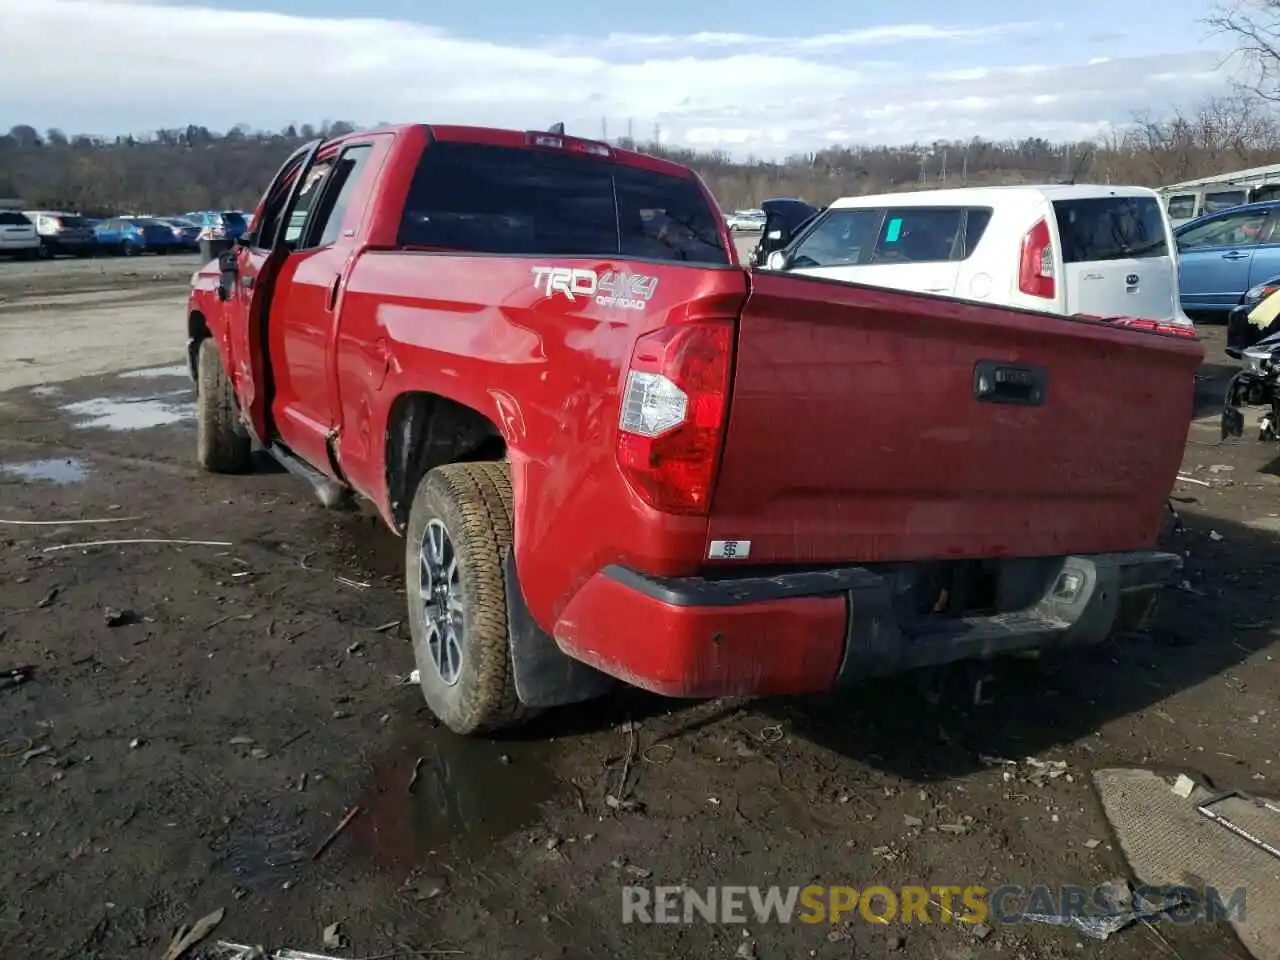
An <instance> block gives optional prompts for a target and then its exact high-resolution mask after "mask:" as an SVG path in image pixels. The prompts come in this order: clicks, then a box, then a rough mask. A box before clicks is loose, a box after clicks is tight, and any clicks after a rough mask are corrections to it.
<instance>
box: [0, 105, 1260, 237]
mask: <svg viewBox="0 0 1280 960" xmlns="http://www.w3.org/2000/svg"><path fill="white" fill-rule="evenodd" d="M353 129H355V127H354V125H353V124H351V123H345V122H337V123H323V124H318V125H314V126H313V125H302V126H296V127H295V126H289V127H286V128H284V129H283V130H279V131H254V130H250V129H249V128H248V127H247V126H243V125H242V126H238V127H235V128H233V129H231V130H228V131H226V132H216V131H212V130H210V129H208V128H207V127H204V126H200V125H196V124H192V125H190V126H187V127H185V128H182V129H166V130H157V131H155V132H154V133H153V134H150V135H147V136H122V137H115V138H102V137H93V136H87V135H71V136H68V135H67V134H65V133H63V132H62V131H60V130H47V131H45V132H43V133H41V132H40V131H38V130H36V129H35V128H34V127H32V126H29V125H18V126H15V127H13V128H12V129H10V130H9V132H8V133H7V134H5V135H0V198H12V199H18V200H21V201H23V202H24V203H25V204H26V205H28V207H29V208H33V209H35V208H39V209H61V210H75V211H80V212H82V213H85V214H87V215H90V216H111V215H115V214H122V213H140V212H141V213H154V214H161V213H175V212H182V211H186V210H201V209H251V208H252V207H253V205H254V204H255V203H256V202H257V200H258V199H259V197H260V195H261V193H262V190H263V189H264V187H265V186H266V184H267V183H268V182H269V180H270V178H271V176H272V175H273V174H274V173H275V171H276V170H277V169H278V167H279V166H280V164H281V163H283V162H284V160H285V158H286V157H287V156H288V155H289V153H290V152H291V151H293V150H294V149H295V148H297V147H298V146H300V145H301V144H303V143H305V142H307V141H308V140H311V139H314V138H315V137H318V136H319V137H331V136H338V135H340V134H343V133H348V132H350V131H351V130H353ZM619 144H620V145H621V146H628V147H633V148H635V149H640V150H644V151H647V152H650V153H656V154H660V155H662V156H666V157H669V158H671V159H674V160H677V161H679V162H682V163H686V164H688V165H689V166H691V167H693V168H694V169H696V170H697V171H698V172H699V173H700V174H702V176H703V177H704V178H705V179H706V181H707V183H708V185H709V186H710V187H711V189H712V191H713V192H714V193H715V195H716V197H717V199H718V200H719V201H720V202H721V204H722V205H724V206H725V208H727V209H732V208H734V207H745V206H754V205H756V204H758V203H759V202H760V201H761V200H762V199H764V198H766V197H770V196H799V197H804V198H806V199H808V200H809V201H810V202H818V203H827V202H829V201H831V200H832V199H834V198H836V197H838V196H843V195H848V194H865V193H875V192H881V191H893V190H909V189H916V188H919V187H921V186H941V185H946V186H960V185H971V186H980V185H996V184H1015V183H1045V182H1050V183H1053V182H1071V181H1076V182H1086V181H1092V182H1104V183H1126V184H1140V185H1146V186H1159V185H1161V184H1167V183H1175V182H1178V181H1181V180H1186V179H1190V178H1192V177H1198V176H1205V175H1209V174H1215V173H1225V172H1228V171H1231V170H1235V169H1240V168H1243V167H1249V166H1256V165H1260V164H1266V163H1277V162H1280V119H1278V118H1277V114H1276V111H1275V109H1274V104H1273V102H1272V101H1271V100H1269V99H1268V98H1265V97H1260V96H1258V95H1256V94H1255V93H1253V92H1252V91H1245V90H1242V91H1240V92H1238V93H1235V94H1232V95H1230V96H1225V97H1218V98H1214V99H1212V100H1208V101H1206V102H1204V103H1202V104H1201V105H1200V106H1198V107H1197V108H1196V109H1194V110H1192V111H1188V112H1185V113H1176V114H1174V115H1172V116H1169V117H1162V118H1156V117H1153V116H1150V115H1140V116H1137V117H1135V118H1134V120H1133V122H1132V123H1131V124H1129V125H1127V126H1125V127H1124V128H1119V129H1115V130H1113V131H1111V132H1110V133H1109V134H1108V135H1107V136H1104V137H1101V138H1099V139H1098V140H1095V141H1082V142H1078V143H1053V142H1050V141H1048V140H1045V139H1043V138H1039V137H1028V138H1025V139H1023V140H1019V141H1004V142H994V141H991V140H985V139H982V138H980V137H974V138H972V139H970V140H967V141H937V142H933V143H927V144H911V145H908V146H851V147H832V148H829V149H825V150H821V151H819V152H816V153H806V154H800V155H796V156H793V157H790V158H788V159H786V160H783V161H777V162H775V161H765V160H759V159H754V158H748V159H746V160H735V159H733V158H732V157H730V156H729V155H728V154H726V153H717V152H704V151H694V150H687V149H681V148H671V147H667V146H662V145H657V144H645V143H632V142H629V141H626V140H622V141H619Z"/></svg>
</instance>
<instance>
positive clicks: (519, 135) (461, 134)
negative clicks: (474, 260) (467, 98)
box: [325, 123, 696, 180]
mask: <svg viewBox="0 0 1280 960" xmlns="http://www.w3.org/2000/svg"><path fill="white" fill-rule="evenodd" d="M419 130H421V131H425V132H426V133H427V134H428V136H430V137H431V138H433V139H435V140H439V141H444V142H452V143H476V144H482V145H487V146H494V147H515V148H518V149H521V150H546V149H551V148H548V147H539V146H536V145H533V144H530V143H529V136H530V134H541V135H544V136H547V137H558V138H559V139H561V140H564V141H566V142H572V143H575V144H582V145H586V144H595V145H598V146H602V147H608V148H609V156H608V157H598V159H601V160H612V161H613V162H615V163H622V164H626V165H627V166H631V167H638V168H641V169H644V170H652V171H653V172H655V173H665V174H666V175H667V176H673V177H681V178H683V179H686V180H689V179H693V178H694V177H695V176H696V174H695V173H694V172H693V170H691V169H690V168H689V167H686V166H685V165H684V164H681V163H676V162H675V161H673V160H664V159H663V158H661V157H655V156H653V155H652V154H648V153H640V152H638V151H635V150H624V149H622V148H621V147H615V146H614V145H613V144H611V143H604V142H603V141H600V140H592V139H590V138H589V137H575V136H573V135H572V134H570V133H550V132H547V131H545V130H509V129H504V128H500V127H476V126H466V125H461V124H435V123H400V124H388V125H387V126H385V127H377V128H374V129H370V130H358V131H354V132H352V133H347V134H343V135H342V136H340V137H334V138H333V139H332V140H327V141H325V145H326V146H329V145H333V144H341V143H345V142H347V141H349V140H357V139H360V138H362V137H367V136H369V135H370V134H374V133H392V134H395V135H397V136H400V135H403V134H406V133H410V132H413V131H419ZM578 155H580V156H591V154H578Z"/></svg>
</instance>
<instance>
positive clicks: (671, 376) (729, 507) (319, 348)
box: [188, 125, 1203, 733]
mask: <svg viewBox="0 0 1280 960" xmlns="http://www.w3.org/2000/svg"><path fill="white" fill-rule="evenodd" d="M192 286H193V289H192V291H191V297H190V305H189V310H188V328H189V331H188V332H189V337H190V341H189V356H190V362H191V368H192V375H193V376H194V377H195V379H196V383H197V398H198V404H197V406H198V415H199V425H198V457H199V462H200V463H201V464H202V465H203V466H204V467H205V468H206V469H208V470H212V471H218V472H239V471H244V470H247V469H248V468H249V465H250V450H251V445H252V444H256V445H258V446H259V447H261V448H263V449H265V450H267V451H269V452H270V453H271V454H272V455H274V456H275V457H276V458H277V459H279V460H280V461H281V462H282V463H283V464H284V465H285V466H286V467H287V468H288V469H290V470H291V471H293V472H295V473H297V474H299V475H300V476H302V477H304V478H306V479H307V480H308V481H310V483H311V484H312V485H313V486H314V487H315V489H316V491H317V492H318V493H319V494H320V495H321V498H322V499H323V500H324V501H325V503H326V504H328V505H331V506H337V505H340V504H342V503H343V502H346V501H351V500H353V498H352V496H351V495H352V494H355V495H357V496H358V497H360V498H363V499H364V500H367V501H368V502H369V503H370V504H372V506H373V507H374V508H375V509H376V510H377V511H378V512H379V513H380V514H381V516H382V517H383V518H384V519H385V521H386V523H387V525H388V526H389V527H391V529H392V530H393V531H395V532H396V533H397V534H400V535H402V536H403V537H404V539H405V573H406V587H407V596H408V605H409V609H408V614H407V618H408V623H409V625H410V632H411V634H412V640H413V648H414V654H415V658H416V661H417V665H418V670H419V675H420V678H421V685H422V689H423V692H424V694H425V696H426V700H427V703H428V704H429V706H430V707H431V709H432V710H433V711H434V712H435V713H436V714H437V715H438V716H439V717H440V718H441V720H442V721H443V722H444V723H445V724H447V725H448V726H449V727H451V728H452V729H454V730H456V731H458V732H461V733H478V732H483V731H493V730H496V729H499V728H501V727H504V726H507V725H510V724H512V723H514V722H516V721H518V720H520V719H521V718H522V717H524V716H527V715H529V714H530V713H531V712H534V711H536V710H538V709H540V708H544V707H548V706H553V705H557V704H565V703H572V702H577V701H582V700H585V699H587V698H589V697H593V696H597V695H599V694H601V693H603V692H604V691H606V690H607V689H608V688H609V687H610V685H612V684H613V683H614V682H615V681H617V680H621V681H625V682H626V683H629V684H634V685H636V686H639V687H643V688H645V689H648V690H651V691H656V692H659V693H662V694H666V695H669V696H675V697H712V696H718V695H729V694H737V695H746V694H783V693H803V692H808V691H820V690H828V689H832V688H834V687H837V686H839V685H841V684H846V683H849V682H851V681H857V680H860V679H862V678H866V677H872V676H877V675H884V674H887V673H892V672H897V671H901V670H905V669H909V668H912V667H917V666H923V665H930V664H940V663H946V662H951V661H955V660H960V659H964V658H982V657H990V656H994V655H998V654H1003V653H1010V652H1017V651H1025V650H1029V649H1035V648H1043V647H1049V646H1057V645H1066V644H1091V643H1096V642H1098V641H1101V640H1103V639H1104V638H1105V637H1106V636H1107V635H1108V634H1109V633H1111V631H1112V630H1114V629H1116V628H1117V627H1121V628H1128V627H1134V626H1136V625H1138V624H1140V623H1141V622H1142V621H1143V619H1144V617H1145V616H1146V614H1147V612H1148V611H1149V609H1150V607H1151V605H1152V602H1153V601H1154V599H1155V597H1156V594H1157V593H1158V591H1159V590H1160V588H1161V587H1162V586H1163V585H1164V584H1166V583H1168V582H1169V581H1170V580H1171V579H1172V578H1175V577H1176V576H1177V575H1178V571H1179V569H1180V561H1179V558H1178V557H1177V556H1176V555H1173V554H1169V553H1161V552H1156V549H1155V548H1156V546H1157V540H1158V535H1159V531H1160V529H1161V526H1162V521H1163V518H1164V515H1165V514H1164V511H1165V508H1166V503H1167V496H1168V494H1169V491H1170V489H1171V487H1172V485H1173V482H1174V478H1175V474H1176V472H1177V470H1178V466H1179V463H1180V460H1181V456H1182V451H1183V445H1184V443H1185V440H1186V433H1187V429H1188V425H1189V421H1190V415H1191V410H1192V394H1193V383H1194V372H1195V370H1196V368H1197V366H1198V364H1199V363H1200V361H1201V359H1202V357H1203V348H1202V346H1201V344H1200V343H1199V342H1198V340H1196V339H1195V338H1194V334H1192V336H1191V337H1186V336H1183V335H1182V334H1183V331H1181V330H1179V329H1178V328H1175V327H1163V326H1160V325H1158V324H1151V323H1145V324H1144V323H1134V322H1129V321H1125V320H1114V319H1113V320H1100V319H1095V318H1063V317H1060V316H1050V315H1047V314H1039V313H1031V312H1027V311H1020V310H1014V309H1007V308H1003V307H995V306H986V305H982V304H976V303H971V302H961V301H957V300H951V299H947V298H945V297H935V296H928V295H923V294H913V293H906V292H902V291H894V290H885V289H875V288H871V287H862V286H855V285H851V284H845V283H838V282H832V281H827V280H821V279H815V278H810V277H799V276H794V275H790V274H776V273H769V272H755V271H751V270H748V269H746V268H744V267H743V266H741V265H740V264H739V262H738V258H737V255H736V254H735V252H734V249H733V245H732V243H731V241H730V237H729V233H728V231H727V229H726V227H725V224H724V222H723V219H722V217H721V215H720V213H719V209H718V206H717V204H716V203H715V201H714V200H713V198H712V197H711V195H710V194H709V192H708V191H707V189H706V187H705V186H704V185H703V183H702V182H701V180H700V179H699V178H698V177H697V176H696V175H695V174H694V173H693V172H691V171H690V170H689V169H687V168H685V167H682V166H680V165H678V164H674V163H670V162H668V161H666V160H662V159H658V158H655V157H651V156H646V155H643V154H639V153H633V152H629V151H625V150H619V149H616V148H614V147H611V146H608V145H606V144H603V143H598V142H593V141H589V140H583V139H579V138H575V137H571V136H566V135H564V134H563V133H561V132H558V131H556V132H551V133H545V132H516V131H500V130H490V129H482V128H472V127H459V126H428V125H414V126H403V127H397V128H391V129H381V130H377V131H374V132H370V133H359V134H352V135H350V136H343V137H340V138H337V139H334V140H330V141H327V142H317V143H313V144H311V145H309V146H307V147H305V148H303V149H301V150H299V151H298V152H297V153H295V154H294V155H293V156H292V157H290V158H289V160H288V161H287V162H286V163H285V165H284V166H283V167H282V168H281V170H280V171H279V173H278V174H277V175H276V177H275V180H274V181H273V182H272V184H271V185H270V187H269V188H268V190H267V192H266V194H265V196H264V197H263V199H262V202H261V204H260V205H259V207H258V210H257V214H256V217H255V219H254V225H253V228H252V230H251V231H250V232H249V233H248V234H247V235H246V236H245V237H243V238H242V239H241V240H240V241H238V242H237V244H236V246H235V247H234V248H232V249H231V250H230V251H228V252H227V253H226V254H224V255H223V256H222V257H221V258H219V259H218V260H217V261H214V262H212V263H210V264H209V265H207V266H206V267H204V268H203V269H201V270H200V271H199V272H198V273H197V274H196V275H195V277H194V278H193V285H192Z"/></svg>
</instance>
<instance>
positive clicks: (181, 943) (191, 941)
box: [164, 907, 226, 960]
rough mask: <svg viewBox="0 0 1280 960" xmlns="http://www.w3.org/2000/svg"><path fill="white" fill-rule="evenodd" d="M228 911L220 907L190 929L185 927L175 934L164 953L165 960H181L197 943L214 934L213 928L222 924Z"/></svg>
mask: <svg viewBox="0 0 1280 960" xmlns="http://www.w3.org/2000/svg"><path fill="white" fill-rule="evenodd" d="M225 914H226V910H225V909H224V908H223V907H219V908H218V909H217V910H215V911H213V913H210V914H207V915H206V916H203V917H201V918H200V919H199V920H197V921H196V922H195V923H193V924H192V925H191V926H190V927H187V926H183V927H181V928H179V930H178V932H177V933H176V934H174V937H173V940H172V941H170V943H169V949H168V950H166V951H165V952H164V960H179V958H180V957H183V956H185V955H186V953H187V951H188V950H190V949H191V948H192V947H194V946H195V945H196V944H197V943H199V942H200V941H201V940H203V939H204V938H205V937H207V936H208V935H209V934H211V933H213V928H214V927H216V926H217V925H218V924H220V923H221V922H222V918H223V916H224V915H225Z"/></svg>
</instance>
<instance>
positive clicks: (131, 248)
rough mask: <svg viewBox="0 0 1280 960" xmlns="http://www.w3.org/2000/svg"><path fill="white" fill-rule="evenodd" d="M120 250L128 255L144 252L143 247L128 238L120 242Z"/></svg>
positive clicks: (132, 255) (134, 255)
mask: <svg viewBox="0 0 1280 960" xmlns="http://www.w3.org/2000/svg"><path fill="white" fill-rule="evenodd" d="M120 252H121V253H122V254H124V255H125V256H126V257H136V256H137V255H138V254H140V253H141V252H142V248H141V247H140V246H138V245H137V244H136V243H134V242H133V241H132V240H126V241H124V242H123V243H122V244H120Z"/></svg>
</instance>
